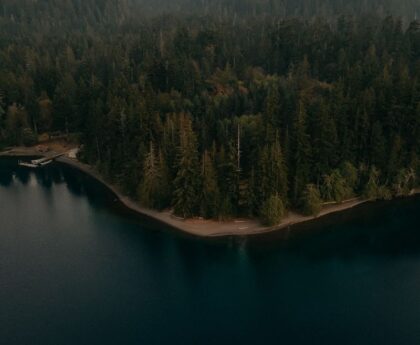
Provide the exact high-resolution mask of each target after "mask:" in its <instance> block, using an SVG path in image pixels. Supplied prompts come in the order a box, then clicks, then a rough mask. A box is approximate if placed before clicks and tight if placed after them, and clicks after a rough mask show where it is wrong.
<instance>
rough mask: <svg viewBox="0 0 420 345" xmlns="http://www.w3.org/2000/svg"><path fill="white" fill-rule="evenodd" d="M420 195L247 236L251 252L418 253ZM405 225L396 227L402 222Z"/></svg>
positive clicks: (322, 255)
mask: <svg viewBox="0 0 420 345" xmlns="http://www.w3.org/2000/svg"><path fill="white" fill-rule="evenodd" d="M419 202H420V197H419V196H414V197H411V198H405V199H397V200H392V201H378V202H374V203H368V204H364V205H360V206H358V207H356V208H354V209H352V210H347V211H344V212H341V213H336V214H332V215H329V216H326V217H323V218H320V219H319V220H316V221H311V222H308V223H303V224H300V225H295V226H292V227H291V228H290V229H288V230H287V229H285V231H278V232H273V233H270V234H266V235H264V236H256V237H249V238H248V239H247V247H248V248H249V249H250V253H251V254H250V255H258V253H260V252H261V251H264V253H265V254H267V253H269V252H270V250H272V251H277V250H284V251H287V252H291V253H295V254H299V255H301V256H305V257H309V258H311V259H315V260H324V259H330V258H331V257H335V258H339V259H344V260H345V259H349V258H354V257H357V256H363V255H380V256H401V255H418V254H420V231H417V228H418V217H417V213H418V207H419ZM402 221H403V223H404V224H405V226H399V224H401V222H402Z"/></svg>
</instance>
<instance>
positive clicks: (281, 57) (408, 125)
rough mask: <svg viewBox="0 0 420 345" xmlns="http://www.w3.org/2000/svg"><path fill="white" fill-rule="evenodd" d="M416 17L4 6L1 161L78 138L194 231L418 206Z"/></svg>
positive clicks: (393, 9) (368, 8)
mask: <svg viewBox="0 0 420 345" xmlns="http://www.w3.org/2000/svg"><path fill="white" fill-rule="evenodd" d="M350 3H351V6H350ZM417 11H418V12H419V13H420V9H419V4H418V1H414V0H399V1H393V0H388V1H376V0H372V1H359V0H353V1H342V0H329V1H315V0H313V1H303V0H301V1H291V0H284V1H274V0H273V1H269V0H264V1H262V0H260V1H257V0H247V1H239V0H236V1H235V0H219V1H209V0H207V1H206V0H204V1H193V0H183V1H177V2H174V1H169V0H161V1H157V2H156V1H153V2H152V1H149V0H142V1H140V0H139V1H135V0H120V1H117V0H101V1H93V0H87V1H80V0H67V1H58V0H46V1H41V0H38V1H36V0H31V1H29V0H18V1H16V0H13V1H12V0H3V1H2V2H1V5H0V146H8V145H31V144H33V143H34V142H36V138H37V136H38V135H39V134H41V133H45V132H47V133H50V132H62V133H73V134H77V135H78V137H79V138H80V144H81V145H82V147H83V149H82V151H81V155H80V158H81V159H82V160H84V161H86V162H88V163H90V164H92V165H95V166H96V167H97V168H98V169H99V170H100V172H101V173H102V174H103V175H104V176H105V177H106V178H107V179H109V180H111V181H112V182H114V183H115V184H118V185H119V186H120V188H122V189H123V190H124V191H125V192H126V193H128V194H129V195H130V196H131V197H133V198H136V199H138V200H139V202H140V203H142V204H143V205H144V206H146V207H150V208H156V209H164V208H169V207H170V208H173V209H174V212H175V213H176V214H177V215H180V216H182V217H192V216H202V217H206V218H229V217H233V216H237V215H247V216H262V217H263V218H264V219H266V222H270V220H271V219H274V220H275V221H278V219H279V217H280V215H283V214H284V212H285V209H290V208H300V209H302V210H303V211H304V212H305V213H318V212H319V209H320V203H322V202H325V201H335V202H341V201H343V200H346V199H348V198H352V197H354V196H356V195H363V196H364V197H366V198H372V199H375V198H388V197H390V196H391V195H402V194H406V193H409V192H410V190H411V189H412V188H414V187H415V186H416V185H418V182H419V180H418V176H420V161H419V158H420V156H419V155H420V80H419V77H420V22H419V21H418V20H416V12H417ZM264 205H266V207H265V209H264Z"/></svg>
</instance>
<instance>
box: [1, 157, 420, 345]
mask: <svg viewBox="0 0 420 345" xmlns="http://www.w3.org/2000/svg"><path fill="white" fill-rule="evenodd" d="M419 211H420V198H411V199H405V200H397V201H393V202H383V203H382V202H381V203H375V204H372V205H365V206H361V207H358V208H357V209H355V210H352V211H349V212H345V213H341V214H336V215H332V216H329V217H327V218H324V219H322V220H320V221H318V222H316V223H311V224H306V225H302V226H298V227H296V228H294V229H293V230H292V231H291V232H289V233H287V232H281V233H277V234H272V235H269V236H264V237H253V238H247V239H245V238H242V239H223V240H216V241H204V240H201V239H196V238H191V237H188V236H184V235H182V234H179V233H177V232H174V231H171V230H170V229H166V228H164V227H162V226H160V225H158V224H155V223H154V222H151V221H148V220H146V219H143V218H141V217H138V216H136V215H133V214H131V213H130V212H128V211H126V210H124V209H123V208H122V207H121V206H120V205H119V204H118V202H116V201H115V198H114V197H113V196H112V195H111V194H110V193H109V192H108V191H107V190H106V189H105V188H104V187H103V186H101V185H100V184H98V183H97V182H95V181H93V180H92V179H90V178H89V177H87V176H85V175H83V174H81V173H79V172H77V171H74V170H72V169H70V168H67V167H63V166H58V165H54V166H51V167H48V168H47V169H44V170H39V171H37V172H36V173H35V172H30V171H28V170H21V169H18V168H17V167H16V161H15V160H11V159H2V160H0V343H1V344H6V345H9V344H10V345H14V344H18V345H21V344H25V345H26V344H413V345H414V344H420V326H419V321H420V227H419V221H420V217H419Z"/></svg>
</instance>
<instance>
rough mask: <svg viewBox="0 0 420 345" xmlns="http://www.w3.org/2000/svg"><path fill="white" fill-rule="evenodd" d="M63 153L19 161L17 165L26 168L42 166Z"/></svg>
mask: <svg viewBox="0 0 420 345" xmlns="http://www.w3.org/2000/svg"><path fill="white" fill-rule="evenodd" d="M63 155H64V153H59V154H55V155H52V156H48V157H43V158H39V159H32V160H31V161H29V162H24V161H19V162H18V164H19V166H22V167H26V168H33V169H35V168H42V167H44V166H46V165H48V164H50V163H52V161H53V160H54V159H56V158H58V157H61V156H63Z"/></svg>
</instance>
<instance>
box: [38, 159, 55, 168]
mask: <svg viewBox="0 0 420 345" xmlns="http://www.w3.org/2000/svg"><path fill="white" fill-rule="evenodd" d="M50 163H52V159H50V160H49V161H45V162H42V163H38V166H40V167H43V166H45V165H48V164H50Z"/></svg>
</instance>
